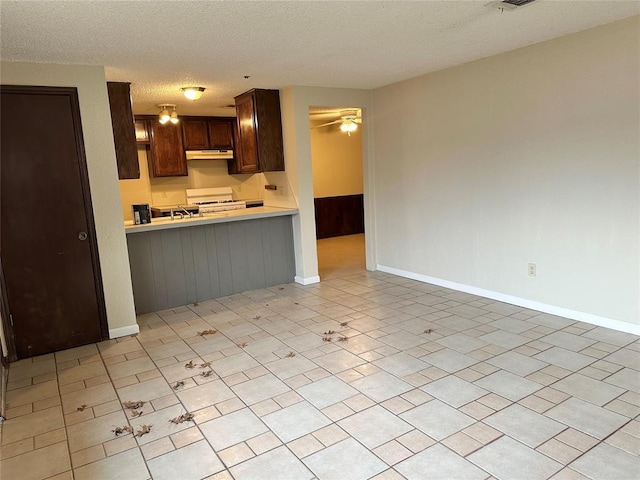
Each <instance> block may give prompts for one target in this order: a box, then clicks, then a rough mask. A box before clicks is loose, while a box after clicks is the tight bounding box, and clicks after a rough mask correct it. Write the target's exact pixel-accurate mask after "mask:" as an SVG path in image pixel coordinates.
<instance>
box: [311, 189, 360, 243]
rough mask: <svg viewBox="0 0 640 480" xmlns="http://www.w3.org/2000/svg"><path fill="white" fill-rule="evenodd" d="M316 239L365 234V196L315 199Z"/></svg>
mask: <svg viewBox="0 0 640 480" xmlns="http://www.w3.org/2000/svg"><path fill="white" fill-rule="evenodd" d="M314 203H315V210H316V237H317V238H329V237H339V236H342V235H354V234H356V233H364V206H363V195H362V194H360V195H344V196H340V197H325V198H315V199H314Z"/></svg>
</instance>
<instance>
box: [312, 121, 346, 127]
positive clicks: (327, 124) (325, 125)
mask: <svg viewBox="0 0 640 480" xmlns="http://www.w3.org/2000/svg"><path fill="white" fill-rule="evenodd" d="M336 123H342V120H334V121H333V122H329V123H323V124H322V125H316V126H315V127H313V128H320V127H328V126H329V125H335V124H336Z"/></svg>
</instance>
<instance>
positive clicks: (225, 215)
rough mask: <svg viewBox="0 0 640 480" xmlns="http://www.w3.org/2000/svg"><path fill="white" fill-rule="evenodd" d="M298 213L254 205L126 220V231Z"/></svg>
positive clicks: (143, 230) (164, 228)
mask: <svg viewBox="0 0 640 480" xmlns="http://www.w3.org/2000/svg"><path fill="white" fill-rule="evenodd" d="M297 213H298V209H297V208H280V207H254V208H247V209H242V210H231V211H228V212H222V213H220V214H216V215H206V216H204V217H193V218H184V219H182V220H180V219H176V220H171V219H167V220H165V219H164V218H162V219H160V218H154V219H153V220H151V223H146V224H144V225H133V224H131V223H130V222H125V227H124V231H125V233H126V234H127V235H128V234H130V233H142V232H153V231H156V230H168V229H170V228H182V227H197V226H200V225H209V224H212V223H227V222H238V221H241V220H254V219H257V218H268V217H280V216H285V215H296V214H297Z"/></svg>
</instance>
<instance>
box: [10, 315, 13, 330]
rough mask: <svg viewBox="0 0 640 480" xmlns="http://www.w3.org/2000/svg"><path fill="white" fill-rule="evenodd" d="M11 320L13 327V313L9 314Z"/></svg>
mask: <svg viewBox="0 0 640 480" xmlns="http://www.w3.org/2000/svg"><path fill="white" fill-rule="evenodd" d="M9 321H10V322H11V326H12V327H13V315H11V314H9Z"/></svg>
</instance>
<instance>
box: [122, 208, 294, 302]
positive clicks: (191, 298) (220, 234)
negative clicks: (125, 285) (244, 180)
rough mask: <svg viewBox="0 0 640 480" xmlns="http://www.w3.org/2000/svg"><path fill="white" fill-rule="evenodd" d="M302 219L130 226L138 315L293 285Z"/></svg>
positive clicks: (265, 213) (237, 218)
mask: <svg viewBox="0 0 640 480" xmlns="http://www.w3.org/2000/svg"><path fill="white" fill-rule="evenodd" d="M297 213H298V210H297V209H295V208H277V207H256V208H250V209H243V210H232V211H228V212H221V213H215V214H207V215H205V216H203V217H199V216H197V215H196V216H194V217H186V218H184V219H175V220H171V219H170V218H167V219H165V218H156V219H153V220H152V223H150V224H145V225H131V224H129V225H126V226H125V231H126V234H127V245H128V249H129V263H130V265H131V280H132V283H133V295H134V301H135V307H136V314H138V315H140V314H143V313H149V312H155V311H159V310H164V309H167V308H172V307H177V306H181V305H187V304H190V303H195V302H201V301H205V300H209V299H212V298H218V297H222V296H225V295H231V294H234V293H240V292H244V291H247V290H255V289H259V288H265V287H270V286H274V285H279V284H282V283H289V282H291V281H293V278H294V275H295V261H294V249H293V232H292V224H291V221H292V215H295V214H297ZM128 223H130V222H128Z"/></svg>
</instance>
